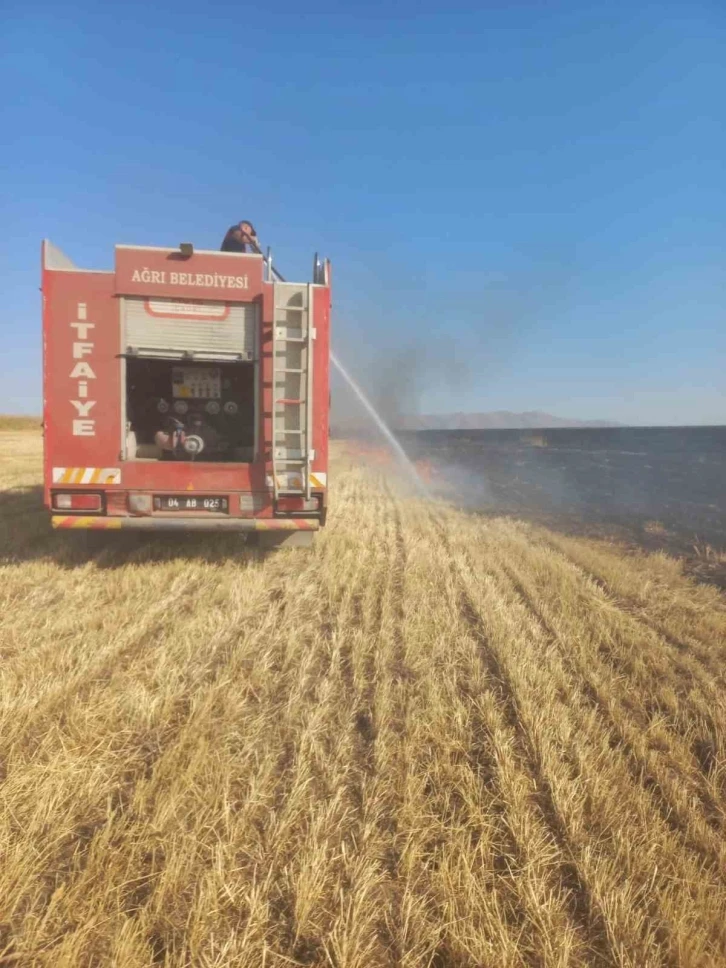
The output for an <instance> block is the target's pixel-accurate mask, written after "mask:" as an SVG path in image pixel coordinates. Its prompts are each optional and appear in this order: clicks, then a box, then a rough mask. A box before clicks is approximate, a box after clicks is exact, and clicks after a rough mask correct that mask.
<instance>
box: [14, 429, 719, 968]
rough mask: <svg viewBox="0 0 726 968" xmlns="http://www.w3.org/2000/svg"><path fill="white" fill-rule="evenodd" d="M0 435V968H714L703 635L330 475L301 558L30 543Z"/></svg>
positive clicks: (571, 542)
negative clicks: (328, 498)
mask: <svg viewBox="0 0 726 968" xmlns="http://www.w3.org/2000/svg"><path fill="white" fill-rule="evenodd" d="M40 451H41V441H40V438H39V437H38V436H37V433H32V432H24V433H10V432H8V433H5V434H1V435H0V461H1V463H0V468H1V470H0V475H1V477H0V486H2V488H3V494H2V498H1V500H2V506H1V508H0V511H1V514H2V518H1V520H0V552H1V553H2V567H1V572H2V580H1V581H0V597H1V599H2V609H1V610H0V652H1V658H0V662H1V664H0V966H5V965H12V966H21V968H24V966H53V968H66V966H105V965H113V966H119V968H126V966H128V968H137V966H138V968H142V966H149V968H151V966H156V965H165V966H169V968H172V966H174V968H181V966H200V968H202V966H219V968H221V966H228V965H229V966H249V968H261V966H266V968H285V966H288V965H316V966H317V965H320V966H323V965H326V966H336V968H378V966H381V968H383V966H391V968H392V966H406V968H419V966H421V968H423V966H431V968H475V966H491V968H506V966H519V965H522V966H529V965H538V966H539V965H541V966H548V968H549V966H552V968H554V966H565V965H567V966H585V965H588V966H589V965H592V966H609V965H629V966H633V968H647V966H660V965H664V966H671V965H684V966H700V965H724V964H726V917H725V916H724V912H725V911H726V865H725V860H726V842H725V840H724V828H725V826H726V823H725V813H724V810H725V807H726V766H725V763H726V761H725V752H726V739H725V736H726V689H725V687H724V657H725V656H726V609H725V607H724V599H723V597H721V596H720V595H719V593H718V592H717V591H716V590H715V589H713V588H710V587H706V586H698V585H695V584H692V583H691V582H690V581H688V580H687V579H686V578H684V577H683V576H682V574H681V572H680V570H679V566H678V564H677V563H676V562H674V561H672V560H670V559H667V558H665V557H662V556H649V557H646V556H641V557H637V556H632V555H631V556H625V555H623V554H621V553H619V552H618V550H617V548H615V547H609V546H607V545H604V544H596V543H594V542H590V541H585V540H580V539H574V538H566V537H562V536H558V535H556V534H555V533H552V532H548V531H545V530H544V529H541V528H537V527H534V526H532V525H527V524H524V523H520V522H518V521H516V520H514V519H511V518H497V517H495V516H488V517H487V518H483V517H480V516H478V515H474V514H466V513H464V512H463V511H459V510H457V509H456V508H455V507H453V506H450V505H447V504H445V503H443V502H430V503H427V502H424V501H421V500H415V499H412V498H410V497H407V496H405V494H403V493H402V492H401V491H400V490H399V488H398V486H397V485H396V483H395V482H394V481H392V480H390V479H389V478H387V477H386V476H385V474H384V472H383V471H381V470H378V469H366V468H365V467H363V466H361V464H360V460H359V459H357V458H356V457H355V455H353V454H351V453H350V452H346V451H344V450H342V449H340V450H339V452H338V455H337V457H336V465H335V475H334V490H333V497H332V512H331V515H330V518H329V526H328V528H327V529H326V531H325V532H324V533H323V534H321V536H320V539H319V541H318V543H317V546H316V548H315V549H314V551H313V552H310V553H307V552H296V551H284V552H279V553H277V554H275V555H272V556H269V557H267V558H263V557H261V556H259V555H258V554H257V553H256V552H254V551H248V550H245V549H244V548H241V547H240V543H239V541H238V540H234V539H229V540H227V539H225V540H222V541H220V540H219V539H218V538H211V537H210V538H200V537H198V536H195V537H186V538H184V539H183V540H178V541H172V540H169V539H168V538H167V539H165V540H164V541H160V540H158V539H154V540H152V541H150V540H149V539H143V540H142V539H137V538H128V537H127V536H126V535H109V536H108V537H106V538H105V539H104V540H102V541H100V542H99V543H95V542H94V543H93V544H91V545H87V544H86V543H85V542H84V541H83V536H82V535H81V536H78V535H73V534H69V535H61V534H52V533H50V530H49V526H48V523H47V520H46V516H45V514H44V512H43V511H42V510H39V502H40V493H39V490H38V485H39V483H40Z"/></svg>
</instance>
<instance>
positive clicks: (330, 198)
mask: <svg viewBox="0 0 726 968" xmlns="http://www.w3.org/2000/svg"><path fill="white" fill-rule="evenodd" d="M0 28H1V29H0V36H1V37H2V39H1V40H0V46H1V49H2V55H3V57H2V66H1V67H0V83H2V90H3V92H4V97H3V102H4V103H3V106H2V108H1V109H0V114H1V118H0V119H1V120H2V128H3V131H4V133H5V135H6V141H7V142H9V147H6V148H5V150H4V151H3V152H2V156H1V159H0V168H1V169H2V171H1V172H0V177H1V178H2V184H3V188H4V189H5V191H4V192H3V211H2V214H3V229H4V231H3V233H2V239H1V240H0V268H1V277H2V281H3V309H4V311H3V314H2V320H1V321H0V326H2V329H3V331H4V333H5V335H4V346H5V352H4V354H3V361H4V362H3V366H2V370H3V379H2V381H1V383H0V411H5V412H32V413H36V412H39V409H40V322H39V316H40V300H39V293H38V283H39V266H38V261H39V245H40V240H41V239H42V238H43V237H44V236H47V237H49V238H51V239H52V240H53V241H54V242H56V243H57V244H58V245H59V246H60V247H61V248H63V249H64V250H65V251H66V252H67V253H68V254H69V255H70V256H71V257H72V258H73V259H74V260H75V261H76V262H77V263H78V264H80V265H87V266H89V267H93V268H108V267H110V265H111V261H112V257H113V245H114V244H115V243H116V242H126V243H134V242H135V243H139V244H149V245H154V244H158V245H165V244H176V243H178V242H179V241H181V240H186V239H189V240H192V241H193V242H194V243H195V244H196V245H197V246H198V247H209V248H216V247H217V246H218V245H219V243H220V241H221V238H222V235H223V234H224V230H225V229H226V227H227V226H228V225H229V224H231V223H232V222H233V221H237V220H238V219H240V218H250V219H252V220H253V221H254V222H255V224H256V226H257V229H258V232H259V235H260V238H261V240H262V242H263V244H268V243H269V244H272V246H273V249H274V252H275V255H276V258H277V261H278V264H279V265H280V266H281V267H282V268H283V270H284V271H285V273H286V275H288V277H301V278H307V276H308V274H309V270H310V265H311V261H312V253H313V252H314V251H315V250H318V251H321V252H324V253H325V254H327V255H328V256H330V258H331V259H332V260H333V265H334V272H335V276H334V283H335V293H334V302H335V306H334V313H335V315H334V325H335V337H334V342H335V345H336V347H337V348H338V350H339V352H340V353H341V355H343V356H344V357H345V358H346V359H347V360H348V361H349V362H350V364H351V367H352V368H353V369H355V370H356V371H357V372H358V374H359V375H360V376H361V377H362V378H363V379H364V380H367V381H368V382H369V383H371V384H374V385H375V382H376V380H377V379H378V378H379V376H380V374H381V373H388V374H389V377H390V371H391V365H390V361H391V360H393V361H395V366H394V371H395V372H398V371H399V369H400V370H401V371H403V370H404V369H405V368H406V366H407V365H411V364H412V361H413V362H415V364H416V370H415V372H414V373H413V374H409V378H408V383H409V386H410V389H411V400H410V401H407V406H408V405H409V403H410V405H411V406H413V404H414V402H415V403H417V404H418V406H419V407H420V408H421V409H422V410H424V411H436V412H445V411H451V410H494V409H508V410H534V409H538V410H546V411H549V412H552V413H555V414H558V415H561V416H571V417H583V418H597V417H602V418H611V419H615V420H619V421H623V422H626V423H636V424H653V423H726V377H725V374H726V282H725V280H726V170H725V167H724V158H725V157H726V125H725V124H724V121H725V120H726V107H725V106H724V105H725V103H726V99H725V98H724V91H726V7H724V5H723V4H722V3H720V2H712V3H708V2H698V0H694V2H689V3H669V2H667V0H666V2H659V3H638V2H632V3H627V4H626V3H618V2H612V3H608V4H602V3H598V4H595V3H587V2H557V0H552V2H539V3H535V2H517V0H511V2H509V3H496V4H495V3H479V4H474V3H468V4H462V3H456V2H454V3H450V4H443V3H437V4H433V3H427V2H425V0H424V2H418V3H413V2H411V0H399V3H398V4H396V5H394V4H392V3H385V4H384V3H380V2H377V0H372V2H370V3H339V4H338V3H333V4H331V3H324V2H323V3H314V4H297V3H296V4H292V3H289V2H287V0H281V2H276V3H275V4H273V5H267V4H262V3H260V4H255V5H251V4H244V3H229V4H228V3H215V2H210V3H208V4H198V3H195V4H191V3H188V2H184V0H180V2H177V3H170V2H166V0H159V2H157V3H154V4H148V3H138V2H135V0H129V2H126V3H124V4H102V3H98V2H94V3H83V4H78V3H73V2H70V3H64V4H55V3H53V4H46V3H43V2H36V3H33V4H28V3H27V2H22V3H20V2H17V0H5V3H4V5H3V10H2V13H0ZM8 95H9V96H8ZM414 398H416V399H415V400H414Z"/></svg>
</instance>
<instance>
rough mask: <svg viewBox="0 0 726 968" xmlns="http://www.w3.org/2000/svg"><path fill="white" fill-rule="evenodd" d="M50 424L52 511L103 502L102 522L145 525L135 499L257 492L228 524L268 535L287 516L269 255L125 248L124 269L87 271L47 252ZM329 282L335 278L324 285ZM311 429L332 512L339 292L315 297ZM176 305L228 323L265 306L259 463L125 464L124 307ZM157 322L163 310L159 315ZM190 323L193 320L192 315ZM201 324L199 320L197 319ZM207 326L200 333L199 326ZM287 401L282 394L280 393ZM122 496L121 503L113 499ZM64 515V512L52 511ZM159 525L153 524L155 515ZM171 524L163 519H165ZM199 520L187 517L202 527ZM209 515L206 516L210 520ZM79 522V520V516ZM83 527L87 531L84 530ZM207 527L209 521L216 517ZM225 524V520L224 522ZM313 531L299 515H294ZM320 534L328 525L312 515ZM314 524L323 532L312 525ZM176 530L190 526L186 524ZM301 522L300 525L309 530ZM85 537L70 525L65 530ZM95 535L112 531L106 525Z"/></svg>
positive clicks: (316, 489) (316, 482) (47, 452)
mask: <svg viewBox="0 0 726 968" xmlns="http://www.w3.org/2000/svg"><path fill="white" fill-rule="evenodd" d="M42 261H43V269H42V293H43V396H44V400H43V424H44V480H45V489H44V492H45V503H46V506H47V507H48V508H49V509H52V492H54V491H58V489H59V488H60V489H62V490H63V491H64V492H66V491H73V490H74V489H77V490H89V489H92V490H93V491H101V492H102V493H103V494H104V495H105V498H104V510H103V512H102V514H101V516H102V517H108V518H123V517H136V516H138V515H135V514H132V513H131V512H130V511H129V509H128V507H127V506H126V504H125V503H124V495H126V494H128V493H129V492H148V493H155V492H163V493H165V494H170V493H172V494H173V493H175V492H179V493H181V492H189V491H196V492H199V493H200V494H201V493H205V494H219V493H223V494H225V495H231V496H232V497H233V498H234V496H235V495H237V494H250V493H254V494H255V496H256V499H255V507H254V510H253V511H251V510H250V507H249V502H247V507H245V506H243V505H244V501H242V502H241V501H239V500H236V499H231V500H230V502H229V511H228V514H226V515H225V519H226V520H227V519H231V518H250V517H254V518H259V519H261V520H265V519H267V520H268V521H269V523H270V526H272V525H273V524H274V521H273V519H274V520H279V521H280V524H281V527H285V525H284V523H283V521H282V519H283V517H284V515H283V514H282V513H281V512H280V511H279V509H276V507H275V504H274V501H273V487H272V474H273V439H272V431H273V418H272V412H273V407H274V406H275V397H276V393H277V391H275V387H274V380H273V365H274V364H273V353H272V346H273V321H274V320H275V315H274V313H275V307H274V285H273V282H272V281H266V279H265V275H269V273H266V272H265V262H264V259H263V257H262V256H259V255H246V254H237V253H224V252H194V253H193V254H192V255H190V256H185V255H183V254H182V253H181V252H180V251H179V250H174V249H159V248H145V247H132V246H118V247H117V248H116V262H115V269H114V271H112V272H97V271H86V270H82V269H77V268H75V267H73V266H72V264H71V263H70V262H69V260H67V259H66V258H65V257H64V256H63V255H62V253H60V252H59V251H58V250H57V249H55V248H54V247H52V246H50V244H49V243H44V244H43V260H42ZM326 278H327V279H328V280H329V275H326ZM309 291H310V292H311V294H312V295H311V300H312V306H311V307H310V314H309V325H310V326H312V327H314V339H313V340H312V343H311V350H312V359H313V374H312V394H311V403H312V418H311V440H310V441H309V447H310V448H311V449H312V451H313V454H314V456H313V457H312V460H311V462H310V465H309V466H310V472H311V473H310V481H311V485H310V486H311V489H312V492H313V493H314V494H315V495H316V496H318V497H319V499H320V506H321V508H324V506H325V496H326V488H327V470H328V466H327V465H328V434H329V410H328V408H329V362H328V361H329V349H330V344H329V333H330V286H329V284H316V285H313V286H311V288H310V290H309ZM128 296H134V297H137V298H138V297H144V298H145V299H146V300H147V302H146V304H145V305H146V306H147V307H149V305H150V304H149V302H148V300H154V299H162V298H164V299H167V300H169V299H171V300H177V301H178V302H179V303H180V304H183V305H184V306H185V311H189V309H190V304H192V309H193V306H195V305H197V304H199V305H200V306H201V307H202V309H203V308H204V304H205V303H207V301H209V302H212V303H213V304H214V307H215V310H216V311H218V312H219V313H224V312H225V309H224V308H223V307H226V309H227V310H228V309H229V308H232V307H234V306H236V305H238V304H240V303H244V304H251V303H256V304H257V305H258V306H259V310H260V311H259V313H258V316H257V319H258V321H259V324H258V325H259V333H258V334H257V346H258V347H259V353H258V362H257V365H258V368H259V375H258V379H257V384H256V392H257V395H258V399H257V400H256V401H255V413H256V420H257V449H256V453H255V455H254V458H253V460H252V461H251V462H244V463H242V462H239V463H237V462H227V461H225V462H211V461H209V462H206V461H187V460H182V461H176V460H170V461H159V460H154V461H140V460H133V459H123V454H124V435H125V433H126V427H125V426H124V413H125V410H124V406H125V404H124V394H125V392H126V391H125V386H124V372H125V371H124V366H125V365H126V359H125V355H124V354H125V352H126V347H124V345H123V324H122V312H123V310H122V306H123V299H124V297H128ZM149 311H153V310H149ZM190 318H193V316H191V317H190ZM197 320H199V317H197ZM197 324H198V323H197ZM278 401H279V394H278ZM114 494H115V495H116V497H114V496H113V495H114ZM54 513H55V514H58V511H57V510H56V511H54ZM151 516H155V515H151ZM162 516H166V515H164V514H163V513H162V514H161V515H159V517H160V518H161V517H162ZM195 516H196V515H195V514H194V513H193V512H192V513H191V514H189V515H187V513H186V512H185V515H184V519H186V517H192V518H193V517H195ZM200 516H203V512H201V513H200ZM70 517H71V518H72V516H70ZM81 517H84V520H86V521H87V520H88V516H87V515H86V516H78V517H77V520H76V524H77V525H78V526H81V527H83V526H92V525H91V524H81ZM207 517H208V516H207ZM215 517H216V515H215ZM288 517H289V518H290V519H291V521H295V522H298V524H296V525H295V526H300V527H305V524H304V520H305V519H304V518H302V517H301V516H300V515H299V514H297V515H288ZM309 517H310V519H311V520H310V521H309V522H308V523H309V524H310V526H313V525H315V526H317V523H316V521H319V519H320V518H321V517H322V519H323V521H324V512H323V514H322V515H321V514H319V513H318V514H317V515H310V516H309ZM313 518H315V519H316V521H314V520H312V519H313ZM174 520H175V521H177V522H181V521H182V518H180V516H179V515H175V516H174ZM300 522H302V523H300ZM54 524H55V525H56V526H71V527H72V526H75V525H74V521H73V520H71V521H70V523H69V524H68V525H63V524H62V523H61V522H59V521H58V522H57V521H56V520H55V519H54ZM93 526H103V525H102V524H99V522H98V521H96V524H95V525H93Z"/></svg>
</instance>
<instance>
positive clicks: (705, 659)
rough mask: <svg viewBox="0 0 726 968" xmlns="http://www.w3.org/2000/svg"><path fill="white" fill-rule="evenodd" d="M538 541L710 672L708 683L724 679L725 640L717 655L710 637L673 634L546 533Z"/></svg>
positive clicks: (622, 609) (675, 648) (673, 647)
mask: <svg viewBox="0 0 726 968" xmlns="http://www.w3.org/2000/svg"><path fill="white" fill-rule="evenodd" d="M536 537H537V541H538V542H539V543H541V544H542V545H543V546H544V547H546V548H548V549H549V550H551V551H552V552H553V553H554V554H556V555H557V556H558V558H560V559H561V560H562V561H565V562H567V564H568V565H569V566H570V567H571V568H572V569H573V570H574V571H576V572H578V573H579V574H580V575H581V576H582V577H583V578H585V579H586V580H588V581H591V582H592V583H593V584H594V585H595V586H596V587H597V588H599V589H600V591H601V592H602V593H603V594H604V595H606V596H607V598H608V599H609V600H610V601H611V602H612V603H613V604H614V605H615V606H616V607H617V608H618V609H620V611H621V612H623V613H624V614H626V615H627V616H628V617H629V618H630V619H631V620H632V621H633V622H634V623H640V624H641V625H643V626H645V628H647V629H649V630H650V631H651V632H653V633H654V634H656V635H657V636H658V637H659V638H661V639H662V640H663V641H664V642H665V643H666V644H667V645H668V646H670V648H671V649H673V650H674V651H675V652H676V653H677V654H678V655H679V656H686V657H691V658H692V659H693V660H694V662H696V663H698V664H699V665H700V666H702V667H703V669H705V671H706V672H707V673H708V674H709V677H710V678H707V679H704V680H703V681H705V682H706V683H710V682H711V681H712V678H716V679H717V680H719V681H723V679H724V666H723V660H724V658H726V643H722V644H721V648H720V649H719V652H718V653H717V654H714V653H713V651H712V648H713V645H714V641H713V639H712V638H710V639H706V638H702V636H701V635H700V634H698V633H697V632H695V631H691V632H690V633H689V635H688V638H687V639H683V638H679V637H678V636H677V635H674V634H673V633H672V632H671V631H670V630H669V629H668V628H667V626H666V625H665V624H664V623H663V621H662V620H659V619H657V618H653V616H651V615H650V614H649V613H648V609H647V606H645V605H643V604H642V603H641V602H640V601H638V600H637V599H635V598H632V597H629V596H625V595H623V594H622V592H617V591H615V589H614V588H613V587H612V585H611V584H610V583H609V582H608V580H607V579H606V578H604V577H603V576H602V575H600V574H598V573H597V572H596V571H593V570H592V568H588V567H586V566H585V565H583V564H582V563H581V562H579V561H578V560H577V559H576V558H574V557H572V555H571V554H569V553H568V552H567V551H565V550H564V549H563V548H561V547H560V546H559V545H558V544H557V542H556V541H553V540H551V539H549V538H548V537H547V536H545V535H540V534H537V536H536Z"/></svg>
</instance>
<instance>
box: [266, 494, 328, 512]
mask: <svg viewBox="0 0 726 968" xmlns="http://www.w3.org/2000/svg"><path fill="white" fill-rule="evenodd" d="M319 507H320V501H319V499H318V498H317V497H314V498H311V500H309V501H308V500H306V498H304V497H278V499H277V504H276V506H275V509H276V510H277V511H286V512H288V513H294V512H295V511H317V510H318V509H319Z"/></svg>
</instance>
